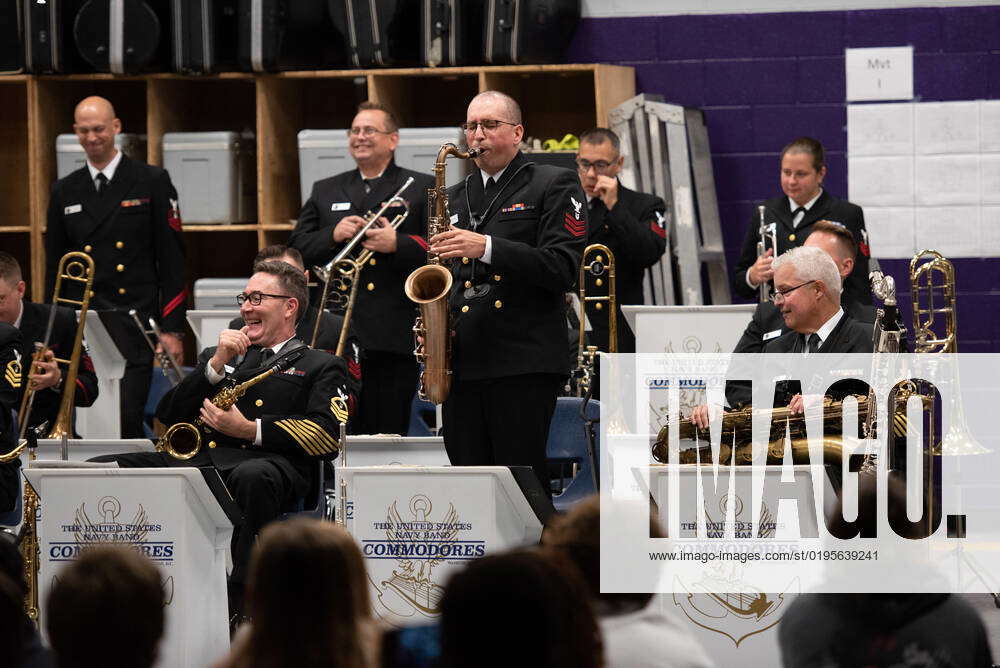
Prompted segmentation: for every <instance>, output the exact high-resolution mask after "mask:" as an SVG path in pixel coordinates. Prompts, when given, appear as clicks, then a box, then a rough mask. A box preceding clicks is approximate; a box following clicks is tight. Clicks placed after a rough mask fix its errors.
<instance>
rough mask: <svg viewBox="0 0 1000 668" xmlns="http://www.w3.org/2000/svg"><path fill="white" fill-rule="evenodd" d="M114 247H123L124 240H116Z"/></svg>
mask: <svg viewBox="0 0 1000 668" xmlns="http://www.w3.org/2000/svg"><path fill="white" fill-rule="evenodd" d="M115 248H117V249H118V250H121V249H122V248H125V242H124V241H116V242H115Z"/></svg>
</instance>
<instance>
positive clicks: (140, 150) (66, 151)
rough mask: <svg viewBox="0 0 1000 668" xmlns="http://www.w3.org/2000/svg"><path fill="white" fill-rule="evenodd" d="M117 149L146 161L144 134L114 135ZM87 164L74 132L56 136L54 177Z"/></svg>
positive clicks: (65, 174)
mask: <svg viewBox="0 0 1000 668" xmlns="http://www.w3.org/2000/svg"><path fill="white" fill-rule="evenodd" d="M115 146H117V147H118V150H119V151H121V152H122V153H124V154H125V155H127V156H128V157H130V158H132V159H133V160H138V161H139V162H146V135H139V134H135V133H131V132H121V133H119V134H118V136H117V137H115ZM86 164H87V156H86V154H85V153H84V152H83V147H82V146H80V140H79V139H77V137H76V135H75V134H64V135H59V136H58V137H56V178H57V179H61V178H63V177H64V176H68V175H69V174H72V173H73V172H75V171H76V170H78V169H80V168H81V167H83V166H84V165H86Z"/></svg>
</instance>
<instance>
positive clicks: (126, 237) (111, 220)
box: [45, 97, 186, 438]
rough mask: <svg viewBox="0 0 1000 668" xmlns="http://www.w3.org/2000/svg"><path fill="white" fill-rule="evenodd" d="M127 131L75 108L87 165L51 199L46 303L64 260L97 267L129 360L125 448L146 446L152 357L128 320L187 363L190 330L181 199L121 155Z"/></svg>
mask: <svg viewBox="0 0 1000 668" xmlns="http://www.w3.org/2000/svg"><path fill="white" fill-rule="evenodd" d="M121 130H122V124H121V121H120V120H118V118H116V117H115V110H114V108H113V107H112V106H111V103H110V102H108V101H107V100H105V99H104V98H101V97H88V98H86V99H84V100H83V101H82V102H80V103H79V104H78V105H77V106H76V111H75V112H74V114H73V131H74V132H75V133H76V136H77V138H78V139H79V141H80V145H81V146H82V147H83V150H84V152H85V153H86V155H87V164H86V166H84V167H81V168H80V169H78V170H76V171H75V172H73V173H72V174H70V175H68V176H66V177H65V178H62V179H60V180H59V181H57V182H56V184H55V185H54V186H53V187H52V193H51V195H50V198H49V210H48V231H47V232H46V234H45V257H46V292H45V294H46V297H50V296H51V295H52V291H53V287H54V284H55V272H56V268H57V266H58V264H59V258H60V257H62V256H63V255H64V254H65V253H68V252H70V251H83V252H85V253H87V254H89V255H90V256H91V257H92V258H93V259H94V264H95V269H96V275H95V280H94V288H93V292H94V294H93V297H92V298H91V301H90V306H91V308H92V309H94V310H98V311H105V312H106V314H105V315H103V316H102V318H101V320H102V322H103V323H104V325H105V327H107V328H108V331H109V333H110V334H111V336H112V338H113V339H114V340H115V342H116V343H117V344H118V347H119V349H120V350H121V352H122V354H123V355H124V356H125V361H126V366H125V376H124V378H123V379H122V431H121V435H122V437H123V438H141V437H142V436H143V429H142V413H143V407H144V406H145V404H146V395H147V394H148V393H149V384H150V379H151V378H152V365H153V354H152V352H151V351H150V350H149V346H148V345H147V344H146V342H145V341H144V340H143V338H142V335H141V334H140V332H139V330H138V328H137V327H136V326H135V323H134V322H133V321H132V320H131V318H130V317H129V315H128V311H129V309H136V310H137V311H138V312H139V314H140V316H141V318H142V320H143V321H144V322H145V320H146V318H148V317H153V318H155V319H156V320H157V321H158V322H159V324H160V327H161V329H162V330H163V331H164V336H163V340H162V344H163V345H164V346H165V347H166V348H168V349H169V350H170V352H171V353H173V355H174V356H175V358H176V359H182V358H183V352H184V351H183V345H182V338H183V331H184V329H185V322H184V314H185V306H186V305H185V298H186V290H185V284H184V274H185V266H184V239H183V234H182V231H181V218H180V212H179V209H178V204H177V190H176V189H175V188H174V186H173V184H172V183H171V182H170V176H169V175H168V174H167V172H166V171H165V170H163V169H161V168H159V167H153V166H151V165H146V164H144V163H141V162H138V161H136V160H132V159H130V158H129V157H128V156H126V155H125V154H123V153H122V152H120V151H119V150H118V149H117V148H115V137H116V136H117V135H118V133H119V132H121Z"/></svg>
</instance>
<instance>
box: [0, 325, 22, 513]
mask: <svg viewBox="0 0 1000 668" xmlns="http://www.w3.org/2000/svg"><path fill="white" fill-rule="evenodd" d="M20 345H21V333H20V332H18V330H17V328H15V327H14V326H13V325H8V324H7V323H5V322H0V374H2V375H0V454H5V453H8V452H10V451H11V450H13V449H14V446H16V445H17V433H16V432H15V431H14V417H13V415H14V414H13V411H16V410H17V409H18V393H19V388H20V387H21V377H22V375H26V374H25V373H24V371H23V369H22V367H21V362H20V360H19V359H18V356H19V352H18V350H19V347H20ZM20 466H21V461H20V460H19V459H15V460H14V461H12V462H9V463H7V464H0V512H4V511H8V510H13V508H14V506H15V505H16V502H17V495H18V494H19V493H20V491H21V482H20V481H19V480H18V477H17V476H18V473H17V470H18V468H20Z"/></svg>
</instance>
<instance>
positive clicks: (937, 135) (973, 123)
mask: <svg viewBox="0 0 1000 668" xmlns="http://www.w3.org/2000/svg"><path fill="white" fill-rule="evenodd" d="M914 121H915V123H914V125H915V127H916V149H917V154H918V155H933V154H938V153H952V154H953V153H978V152H979V103H978V102H923V103H921V104H918V105H916V109H915V116H914Z"/></svg>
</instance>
